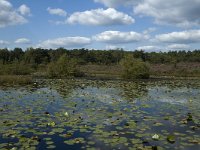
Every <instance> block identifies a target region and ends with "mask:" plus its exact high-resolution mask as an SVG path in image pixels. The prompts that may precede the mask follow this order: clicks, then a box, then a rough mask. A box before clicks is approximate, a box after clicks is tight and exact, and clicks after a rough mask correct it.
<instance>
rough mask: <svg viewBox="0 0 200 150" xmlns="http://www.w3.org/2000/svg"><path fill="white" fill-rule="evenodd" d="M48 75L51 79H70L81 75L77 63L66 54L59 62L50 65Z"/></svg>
mask: <svg viewBox="0 0 200 150" xmlns="http://www.w3.org/2000/svg"><path fill="white" fill-rule="evenodd" d="M47 74H48V76H49V77H59V78H63V77H70V76H76V75H77V74H80V73H79V71H78V70H77V61H76V60H75V59H73V58H70V57H69V56H67V55H66V54H64V55H62V56H61V57H60V58H59V59H58V61H57V62H51V63H50V64H49V65H48V69H47Z"/></svg>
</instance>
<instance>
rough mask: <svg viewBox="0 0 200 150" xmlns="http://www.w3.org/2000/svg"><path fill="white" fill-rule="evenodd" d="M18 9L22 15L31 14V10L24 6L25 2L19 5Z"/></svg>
mask: <svg viewBox="0 0 200 150" xmlns="http://www.w3.org/2000/svg"><path fill="white" fill-rule="evenodd" d="M18 11H19V13H20V14H21V15H24V16H26V15H27V16H30V15H31V10H30V8H29V7H28V6H26V5H25V4H23V5H21V6H20V7H19V8H18Z"/></svg>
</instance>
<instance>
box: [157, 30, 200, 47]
mask: <svg viewBox="0 0 200 150" xmlns="http://www.w3.org/2000/svg"><path fill="white" fill-rule="evenodd" d="M155 39H156V40H158V41H159V42H164V43H178V44H184V43H197V42H200V30H187V31H181V32H171V33H167V34H160V35H156V37H155Z"/></svg>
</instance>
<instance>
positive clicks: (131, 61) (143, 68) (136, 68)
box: [120, 55, 150, 79]
mask: <svg viewBox="0 0 200 150" xmlns="http://www.w3.org/2000/svg"><path fill="white" fill-rule="evenodd" d="M120 64H121V66H122V68H123V73H122V77H123V78H125V79H148V78H149V76H150V67H149V65H148V64H147V63H145V62H143V61H142V60H141V59H136V58H134V57H133V56H132V55H127V56H125V57H124V58H123V59H122V60H121V62H120Z"/></svg>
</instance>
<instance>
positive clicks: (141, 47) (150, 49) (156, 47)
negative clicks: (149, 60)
mask: <svg viewBox="0 0 200 150" xmlns="http://www.w3.org/2000/svg"><path fill="white" fill-rule="evenodd" d="M137 49H138V50H146V51H157V50H158V49H160V47H158V46H153V45H147V46H140V47H137Z"/></svg>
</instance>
